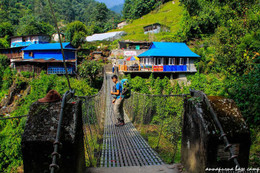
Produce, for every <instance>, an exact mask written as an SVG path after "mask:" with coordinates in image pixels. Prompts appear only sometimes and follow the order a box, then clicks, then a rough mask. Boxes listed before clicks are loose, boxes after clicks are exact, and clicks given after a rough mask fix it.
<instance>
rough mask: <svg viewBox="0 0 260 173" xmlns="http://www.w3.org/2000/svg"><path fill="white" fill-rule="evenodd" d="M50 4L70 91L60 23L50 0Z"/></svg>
mask: <svg viewBox="0 0 260 173" xmlns="http://www.w3.org/2000/svg"><path fill="white" fill-rule="evenodd" d="M48 2H49V5H50V9H51V13H52V16H53V20H54V23H55V27H56V30H57V32H58V38H59V42H60V47H61V53H62V58H63V65H64V68H65V72H66V74H65V76H66V78H67V82H68V86H69V89H70V90H72V89H71V85H70V80H69V74H68V69H67V65H66V60H65V55H64V50H63V46H62V42H61V38H60V29H59V27H58V22H57V19H56V16H55V14H54V10H53V8H52V3H51V1H50V0H48Z"/></svg>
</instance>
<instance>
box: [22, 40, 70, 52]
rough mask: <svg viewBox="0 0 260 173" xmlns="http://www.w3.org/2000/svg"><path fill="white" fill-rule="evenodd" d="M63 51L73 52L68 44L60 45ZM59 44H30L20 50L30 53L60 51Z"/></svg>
mask: <svg viewBox="0 0 260 173" xmlns="http://www.w3.org/2000/svg"><path fill="white" fill-rule="evenodd" d="M62 46H63V49H69V50H75V48H73V46H72V45H71V44H70V42H67V43H62ZM60 49H61V46H60V43H44V44H32V45H30V46H28V47H26V48H24V49H22V50H24V51H32V50H60Z"/></svg>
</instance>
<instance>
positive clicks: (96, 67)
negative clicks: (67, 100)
mask: <svg viewBox="0 0 260 173" xmlns="http://www.w3.org/2000/svg"><path fill="white" fill-rule="evenodd" d="M101 71H102V65H101V63H99V62H97V61H83V63H82V64H81V65H79V75H80V77H82V78H86V79H89V81H90V85H92V86H94V85H95V81H98V78H97V77H98V75H100V74H101Z"/></svg>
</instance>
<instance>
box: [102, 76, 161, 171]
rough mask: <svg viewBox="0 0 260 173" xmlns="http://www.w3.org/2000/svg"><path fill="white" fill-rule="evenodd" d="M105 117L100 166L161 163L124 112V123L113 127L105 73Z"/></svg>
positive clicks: (108, 78)
mask: <svg viewBox="0 0 260 173" xmlns="http://www.w3.org/2000/svg"><path fill="white" fill-rule="evenodd" d="M106 80H107V92H106V93H107V96H106V97H107V99H106V102H107V104H106V106H107V107H106V117H105V125H104V135H103V148H102V155H101V161H100V167H129V166H151V165H162V164H163V162H162V160H161V159H160V157H159V156H158V154H157V153H156V152H155V151H154V150H153V149H152V148H151V147H150V146H149V145H148V143H147V142H146V141H145V140H144V138H143V137H142V136H141V135H140V133H139V132H138V131H137V130H136V128H135V127H134V126H133V124H132V123H131V122H130V120H129V118H128V117H127V115H126V114H125V121H126V125H125V126H123V127H115V123H116V118H115V116H114V114H113V109H112V108H113V107H112V106H113V104H112V97H111V95H110V91H111V86H112V81H111V74H108V75H107V79H106Z"/></svg>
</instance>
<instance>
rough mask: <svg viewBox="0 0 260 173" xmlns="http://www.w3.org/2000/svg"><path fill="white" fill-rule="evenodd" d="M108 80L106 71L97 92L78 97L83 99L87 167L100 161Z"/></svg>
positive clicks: (94, 165)
mask: <svg viewBox="0 0 260 173" xmlns="http://www.w3.org/2000/svg"><path fill="white" fill-rule="evenodd" d="M106 81H107V80H106V75H105V73H104V80H103V85H102V88H101V89H100V91H99V92H98V93H97V94H95V95H91V96H84V97H77V98H78V99H81V100H82V118H83V130H84V147H85V158H86V166H87V167H96V166H97V165H99V163H100V157H101V152H102V140H103V128H104V116H105V110H106V97H105V95H106Z"/></svg>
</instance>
